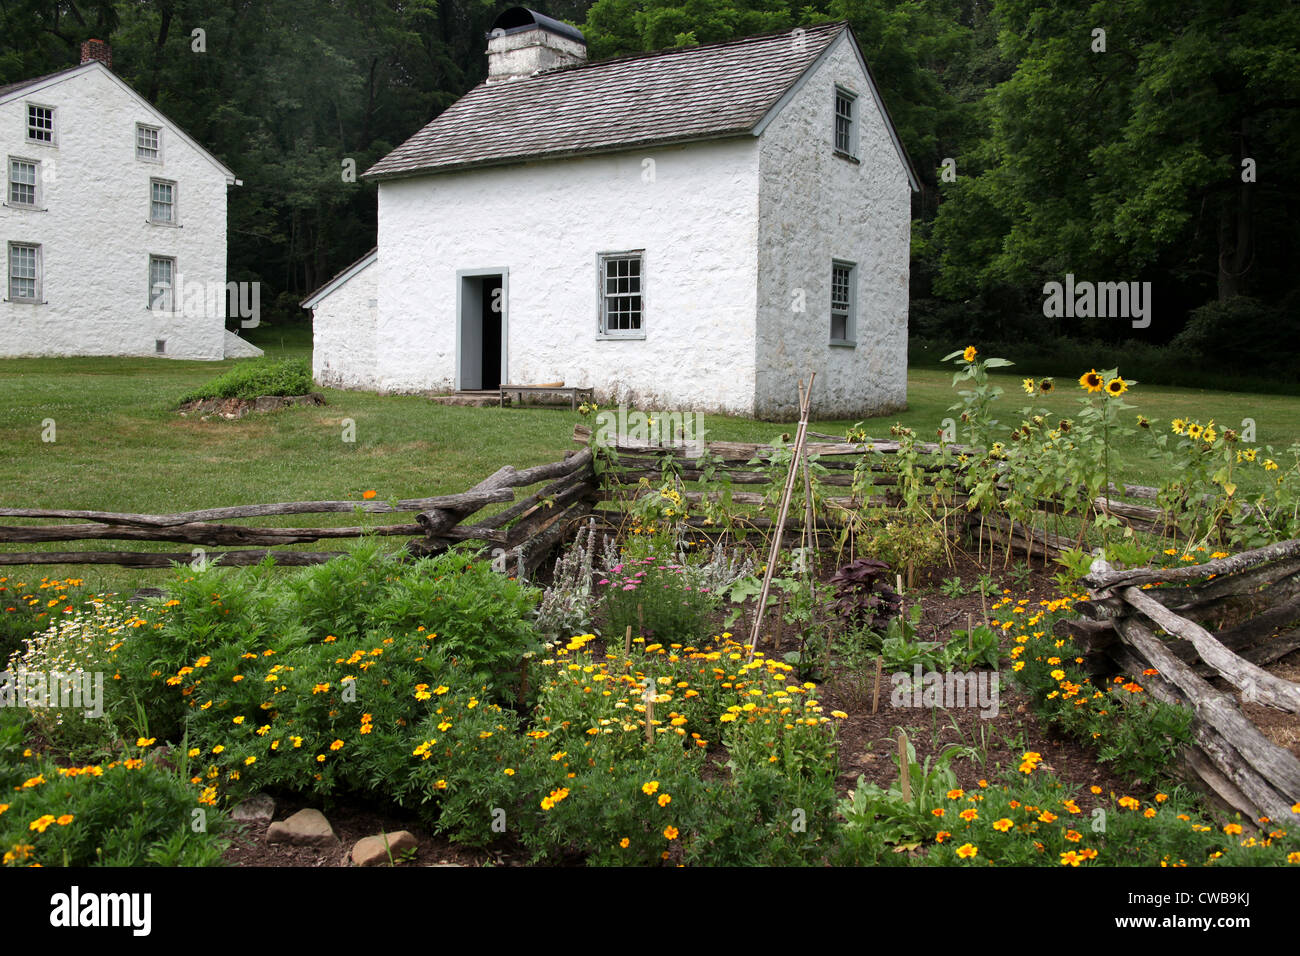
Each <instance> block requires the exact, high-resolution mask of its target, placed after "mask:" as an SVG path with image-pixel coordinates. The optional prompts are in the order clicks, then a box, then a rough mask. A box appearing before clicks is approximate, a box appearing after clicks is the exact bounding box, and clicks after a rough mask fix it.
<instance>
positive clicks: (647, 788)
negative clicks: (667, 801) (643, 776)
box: [641, 780, 659, 797]
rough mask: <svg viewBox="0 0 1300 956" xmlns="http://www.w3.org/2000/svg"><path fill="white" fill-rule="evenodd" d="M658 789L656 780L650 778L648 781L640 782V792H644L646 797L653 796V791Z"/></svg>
mask: <svg viewBox="0 0 1300 956" xmlns="http://www.w3.org/2000/svg"><path fill="white" fill-rule="evenodd" d="M658 789H659V781H658V780H651V781H649V782H648V783H643V784H641V792H642V793H644V794H645V795H646V796H647V797H652V796H654V794H655V792H656V791H657V790H658Z"/></svg>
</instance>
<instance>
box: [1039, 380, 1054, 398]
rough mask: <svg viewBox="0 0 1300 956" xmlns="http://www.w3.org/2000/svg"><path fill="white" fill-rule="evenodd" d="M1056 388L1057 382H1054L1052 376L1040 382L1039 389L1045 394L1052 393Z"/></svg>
mask: <svg viewBox="0 0 1300 956" xmlns="http://www.w3.org/2000/svg"><path fill="white" fill-rule="evenodd" d="M1054 388H1056V383H1055V382H1053V381H1052V380H1051V379H1050V378H1045V379H1043V380H1042V381H1041V382H1039V383H1038V390H1039V391H1040V392H1042V393H1043V394H1044V395H1050V394H1051V392H1052V389H1054Z"/></svg>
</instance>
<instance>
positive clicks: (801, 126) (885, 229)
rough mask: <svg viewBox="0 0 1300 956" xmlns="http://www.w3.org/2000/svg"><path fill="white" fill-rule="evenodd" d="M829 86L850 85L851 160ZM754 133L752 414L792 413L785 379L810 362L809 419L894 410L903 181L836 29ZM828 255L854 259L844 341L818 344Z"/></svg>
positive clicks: (903, 394)
mask: <svg viewBox="0 0 1300 956" xmlns="http://www.w3.org/2000/svg"><path fill="white" fill-rule="evenodd" d="M837 84H838V85H839V86H841V87H843V88H844V89H846V90H849V91H850V92H854V93H856V94H858V99H857V105H858V149H857V156H858V158H859V159H860V160H861V162H860V164H854V163H852V162H849V161H847V160H845V159H843V158H840V157H838V156H836V155H835V154H834V152H833V143H834V140H833V136H834V109H835V106H834V88H835V86H836V85H837ZM759 143H760V147H759V156H760V160H759V165H760V171H761V186H760V195H759V247H758V257H759V266H758V275H759V292H758V316H759V318H758V334H757V337H758V345H757V385H756V396H755V413H756V414H757V415H758V416H759V417H762V418H778V419H790V418H793V417H795V416H796V413H797V409H798V405H797V402H798V392H797V388H796V384H797V382H798V380H799V379H800V378H803V379H805V380H806V379H807V377H808V373H809V372H811V371H815V372H816V373H817V380H816V383H815V385H814V386H813V411H814V414H815V415H817V416H819V417H823V418H827V417H844V418H861V417H865V416H867V415H873V414H883V413H887V412H891V411H896V410H900V409H902V408H904V407H905V405H906V400H907V305H908V288H907V286H908V248H909V241H910V219H911V191H910V187H909V184H908V179H907V173H906V170H905V168H904V166H903V163H902V160H901V159H900V158H899V155H898V152H897V150H896V149H895V148H894V145H893V143H892V142H891V140H890V138H889V133H888V131H887V129H886V124H885V121H884V118H883V116H882V114H881V112H880V109H879V106H878V105H877V104H876V103H875V102H874V101H873V99H872V96H871V92H870V87H869V85H868V83H867V77H866V74H865V73H863V72H862V70H861V68H860V65H859V63H858V60H857V57H856V56H855V55H854V53H853V49H852V45H851V43H850V41H849V37H848V34H847V33H845V34H842V35H841V36H840V37H839V39H838V40H836V41H835V44H834V46H833V47H832V49H831V50H830V51H829V52H828V54H827V57H826V59H825V60H823V61H822V64H821V65H820V66H819V68H818V70H817V71H816V72H815V73H814V74H813V75H812V76H810V77H809V78H808V79H807V81H806V82H805V83H804V85H803V86H802V87H801V88H800V89H799V90H798V92H796V94H795V95H794V97H793V98H792V99H791V100H790V102H788V103H787V104H786V105H785V107H784V108H783V109H782V110H781V112H780V113H778V114H777V116H776V118H775V119H773V120H772V122H771V123H770V124H769V125H768V127H767V129H766V130H765V131H764V132H763V135H762V136H761V137H760V139H759ZM832 259H839V260H845V261H849V262H855V263H857V277H858V282H857V345H856V347H853V348H849V347H844V346H832V345H830V344H829V342H830V301H831V290H830V284H831V260H832ZM799 290H803V296H804V300H805V308H806V311H803V312H799V311H795V310H794V306H795V305H796V304H797V302H798V296H799Z"/></svg>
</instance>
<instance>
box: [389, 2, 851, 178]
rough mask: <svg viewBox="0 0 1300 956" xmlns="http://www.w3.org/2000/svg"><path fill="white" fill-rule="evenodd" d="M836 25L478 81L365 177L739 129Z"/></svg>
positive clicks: (784, 86) (747, 127) (800, 69)
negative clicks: (518, 77)
mask: <svg viewBox="0 0 1300 956" xmlns="http://www.w3.org/2000/svg"><path fill="white" fill-rule="evenodd" d="M845 29H847V24H845V23H844V22H837V23H827V24H821V25H819V26H813V27H807V28H804V29H802V30H801V31H798V32H791V31H784V32H781V33H776V34H769V35H766V36H757V37H746V38H744V39H740V40H732V41H729V42H726V43H715V44H710V45H708V46H697V47H685V48H678V49H673V50H664V51H660V52H657V53H648V54H641V55H636V56H629V57H621V58H618V59H613V60H603V61H600V62H596V63H584V64H580V65H577V66H570V67H562V68H560V69H556V70H551V71H548V72H545V73H539V74H537V75H535V76H531V77H525V78H522V79H514V80H506V81H504V82H499V83H493V84H490V85H489V84H487V83H482V84H480V85H478V86H476V87H474V89H472V90H470V91H469V92H468V93H466V94H465V95H464V96H463V97H461V98H460V99H459V100H457V101H456V102H455V103H453V104H452V105H451V106H450V107H448V108H447V109H446V110H445V111H444V112H442V113H441V114H440V115H439V116H438V117H436V118H435V119H434V120H433V121H432V122H431V123H429V124H428V125H427V126H425V127H424V128H423V129H422V130H420V131H419V132H418V133H416V134H415V135H414V136H412V137H411V138H410V139H408V140H407V141H406V142H405V143H403V144H402V145H401V146H399V147H397V149H395V150H393V151H392V152H391V153H389V154H388V155H387V156H385V157H384V158H383V159H381V160H380V161H379V162H378V163H376V164H375V165H374V166H372V167H371V168H370V169H368V170H367V171H366V172H365V173H364V175H365V176H366V177H369V178H374V179H393V178H398V177H403V176H411V175H418V174H422V173H432V172H441V171H444V170H449V169H455V168H461V167H468V166H484V165H493V164H499V163H506V162H519V161H523V160H531V159H543V158H552V157H559V156H568V155H575V154H581V153H596V152H607V151H612V150H617V149H627V148H632V147H636V146H650V145H661V144H668V143H673V142H685V141H689V140H698V139H714V138H718V137H722V136H729V135H738V134H742V133H746V132H750V131H751V130H753V128H754V127H755V126H756V125H757V124H758V122H759V121H760V120H762V119H763V117H764V116H765V115H766V114H767V113H768V111H769V110H771V109H772V107H773V106H775V105H776V104H777V102H778V101H779V100H780V99H781V97H782V96H783V95H784V94H785V93H786V92H787V91H788V90H789V89H790V88H791V87H792V86H794V84H795V83H796V82H797V81H798V80H799V78H800V77H801V76H802V75H803V73H804V71H805V70H807V69H808V67H809V66H811V65H812V64H813V62H814V61H816V60H817V58H818V57H819V56H820V55H821V54H822V53H823V52H824V51H825V50H826V48H827V47H828V46H830V44H831V43H832V42H833V41H834V40H835V38H836V37H837V36H838V35H839V34H840V32H841V31H843V30H845Z"/></svg>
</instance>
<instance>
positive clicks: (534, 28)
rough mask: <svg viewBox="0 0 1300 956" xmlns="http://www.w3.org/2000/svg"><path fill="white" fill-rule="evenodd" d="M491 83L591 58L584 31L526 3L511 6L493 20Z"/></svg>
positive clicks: (490, 38) (502, 81) (491, 34)
mask: <svg viewBox="0 0 1300 956" xmlns="http://www.w3.org/2000/svg"><path fill="white" fill-rule="evenodd" d="M487 40H488V48H487V54H488V78H487V81H488V83H504V82H505V81H507V80H518V79H522V78H523V77H526V76H534V75H536V74H538V73H542V72H544V71H546V70H554V69H558V68H560V67H565V66H576V65H577V64H580V63H586V62H587V41H586V40H585V39H584V38H583V36H582V31H580V30H579V29H578V28H577V27H571V26H569V25H568V24H567V23H561V22H560V21H559V20H553V19H551V18H550V17H548V16H545V15H543V14H540V13H535V12H534V11H532V10H528V9H525V8H524V7H511V8H510V9H509V10H506V11H505V12H504V13H502V14H501V15H500V16H499V17H497V18H496V21H495V22H494V23H493V24H492V29H491V31H489V33H488V35H487Z"/></svg>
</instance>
